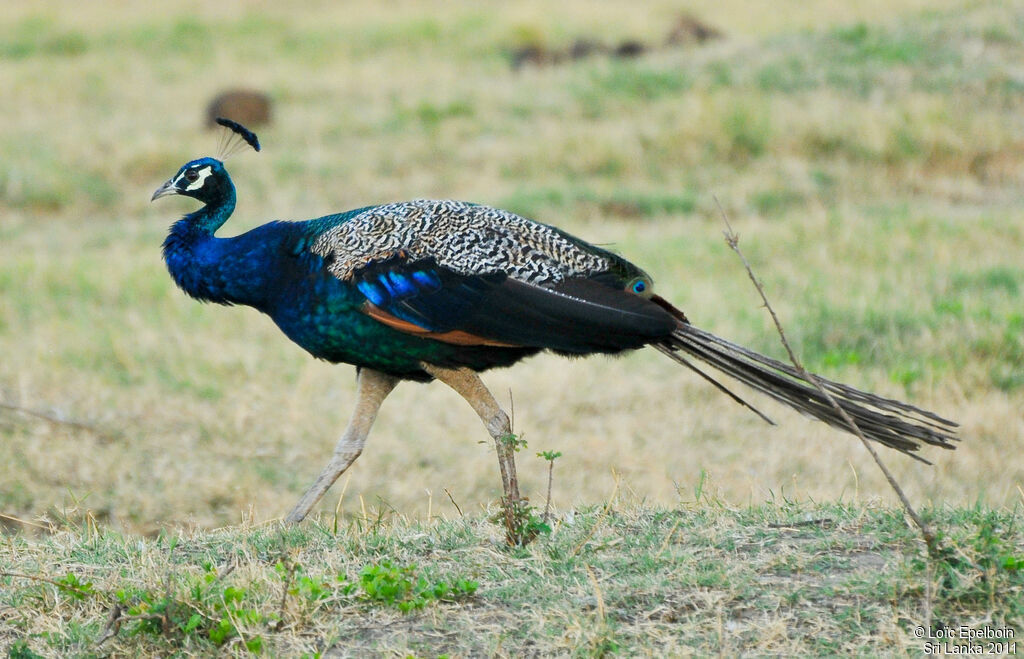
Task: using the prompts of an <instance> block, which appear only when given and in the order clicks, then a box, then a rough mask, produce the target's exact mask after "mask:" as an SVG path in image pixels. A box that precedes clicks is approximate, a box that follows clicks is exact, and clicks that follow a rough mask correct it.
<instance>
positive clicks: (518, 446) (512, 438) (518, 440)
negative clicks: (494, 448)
mask: <svg viewBox="0 0 1024 659" xmlns="http://www.w3.org/2000/svg"><path fill="white" fill-rule="evenodd" d="M501 441H502V442H503V443H504V444H505V446H508V447H509V448H511V449H512V450H513V451H515V452H516V453H518V452H519V451H521V450H523V449H524V448H527V444H526V440H525V439H523V436H522V435H517V434H515V433H511V432H510V433H509V434H507V435H505V436H504V437H502V438H501Z"/></svg>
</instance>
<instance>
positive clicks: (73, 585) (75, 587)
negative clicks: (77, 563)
mask: <svg viewBox="0 0 1024 659" xmlns="http://www.w3.org/2000/svg"><path fill="white" fill-rule="evenodd" d="M54 583H55V584H57V588H58V589H59V590H60V593H61V594H62V595H64V596H66V597H70V598H71V599H73V600H78V601H82V600H84V599H85V598H87V597H89V596H91V595H95V594H96V590H95V589H94V588H93V586H92V583H91V582H88V581H82V580H81V579H79V578H78V577H77V576H75V575H74V574H73V573H71V572H68V573H67V575H66V576H65V577H63V578H61V579H57V580H56V581H54Z"/></svg>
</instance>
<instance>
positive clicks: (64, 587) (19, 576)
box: [0, 572, 93, 595]
mask: <svg viewBox="0 0 1024 659" xmlns="http://www.w3.org/2000/svg"><path fill="white" fill-rule="evenodd" d="M0 577H11V578H14V579H31V580H32V581H39V582H41V583H48V584H51V585H53V586H56V587H57V588H58V589H60V590H73V591H75V592H76V593H78V594H79V595H92V594H93V593H92V592H91V591H88V590H83V589H81V588H79V587H77V586H72V585H71V584H67V583H60V582H59V581H55V580H53V579H47V578H46V577H39V576H36V575H33V574H23V573H21V572H0Z"/></svg>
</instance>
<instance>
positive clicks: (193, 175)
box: [185, 169, 199, 183]
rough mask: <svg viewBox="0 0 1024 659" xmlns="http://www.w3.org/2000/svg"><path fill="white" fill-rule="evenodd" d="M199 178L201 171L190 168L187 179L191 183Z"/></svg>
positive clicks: (186, 175) (186, 173)
mask: <svg viewBox="0 0 1024 659" xmlns="http://www.w3.org/2000/svg"><path fill="white" fill-rule="evenodd" d="M197 178H199V172H197V171H196V170H194V169H190V170H188V171H187V172H185V180H186V181H188V182H189V183H195V182H196V179H197Z"/></svg>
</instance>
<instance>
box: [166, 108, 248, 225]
mask: <svg viewBox="0 0 1024 659" xmlns="http://www.w3.org/2000/svg"><path fill="white" fill-rule="evenodd" d="M217 123H218V124H220V125H221V126H223V127H224V128H225V131H224V133H223V134H222V137H221V144H220V149H219V151H218V152H219V158H220V159H219V160H218V159H217V158H199V159H198V160H193V161H191V162H187V163H185V164H184V165H183V166H182V168H181V169H179V170H178V173H177V174H175V175H174V176H172V177H171V178H170V180H169V181H167V182H166V183H164V184H163V185H161V186H160V187H159V188H157V189H156V192H154V193H153V197H152V199H150V201H155V200H156V199H159V198H160V197H166V196H167V195H172V194H180V195H185V196H186V197H192V198H194V199H198V200H199V201H201V202H203V203H204V204H218V203H223V202H225V201H227V200H228V199H230V200H231V203H232V205H233V204H234V192H235V185H234V183H232V182H231V177H230V176H228V170H226V169H225V168H224V162H223V161H224V160H226V159H227V158H228V156H230V155H231V154H233V153H235V152H237V151H238V150H239V149H242V148H245V147H246V146H248V147H251V148H252V149H253V150H254V151H259V150H260V141H259V139H258V138H257V137H256V134H255V133H253V132H252V131H251V130H249V129H248V128H246V127H245V126H243V125H242V124H240V123H238V122H236V121H231V120H230V119H224V118H223V117H217Z"/></svg>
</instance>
